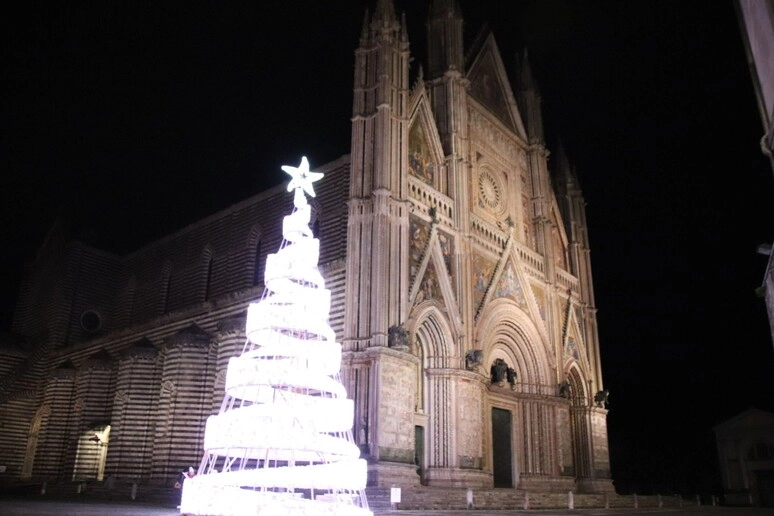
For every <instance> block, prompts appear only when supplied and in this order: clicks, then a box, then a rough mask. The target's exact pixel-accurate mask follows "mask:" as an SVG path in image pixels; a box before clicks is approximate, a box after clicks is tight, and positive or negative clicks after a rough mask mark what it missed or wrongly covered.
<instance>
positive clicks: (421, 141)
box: [408, 122, 435, 185]
mask: <svg viewBox="0 0 774 516" xmlns="http://www.w3.org/2000/svg"><path fill="white" fill-rule="evenodd" d="M408 157H409V173H410V174H411V175H412V176H414V177H418V178H419V179H421V180H422V181H424V182H425V183H427V184H429V185H432V184H433V180H434V178H435V163H434V160H433V156H432V153H431V152H430V145H429V144H428V143H427V138H426V137H425V132H424V130H423V129H422V125H421V124H420V123H419V122H414V125H412V126H411V129H410V130H409V156H408Z"/></svg>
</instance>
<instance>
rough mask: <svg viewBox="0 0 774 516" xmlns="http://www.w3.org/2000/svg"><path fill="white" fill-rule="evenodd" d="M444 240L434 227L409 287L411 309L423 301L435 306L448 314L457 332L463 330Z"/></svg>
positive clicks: (447, 249)
mask: <svg viewBox="0 0 774 516" xmlns="http://www.w3.org/2000/svg"><path fill="white" fill-rule="evenodd" d="M445 239H446V237H445V235H443V234H442V233H440V232H439V231H438V230H437V227H436V226H433V227H432V229H431V232H430V235H429V241H428V245H427V248H426V252H425V255H424V256H423V259H422V260H421V263H420V265H419V268H418V273H417V274H416V275H415V276H414V279H413V281H412V284H411V291H410V294H409V296H410V297H409V299H410V304H411V305H412V306H414V307H416V306H417V305H419V304H421V303H424V302H426V301H432V302H434V303H435V304H437V305H438V307H439V308H440V309H441V310H443V311H445V312H447V313H448V314H449V317H450V320H451V321H453V325H454V327H455V329H456V330H457V331H459V330H461V328H462V318H461V314H460V311H459V306H458V303H457V299H456V296H455V293H454V287H453V282H452V276H451V272H450V268H449V266H450V265H449V263H448V259H447V258H448V257H449V256H450V252H449V251H450V249H449V248H448V246H447V244H448V241H447V240H445Z"/></svg>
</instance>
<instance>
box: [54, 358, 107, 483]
mask: <svg viewBox="0 0 774 516" xmlns="http://www.w3.org/2000/svg"><path fill="white" fill-rule="evenodd" d="M114 389H115V384H114V377H113V360H112V358H111V356H110V354H109V353H108V352H107V351H105V350H101V351H98V352H96V353H94V354H93V355H92V356H91V357H89V359H88V360H86V361H85V362H84V363H83V365H82V366H81V367H80V368H79V369H78V372H77V374H76V377H75V403H74V406H73V413H74V416H75V417H74V421H73V424H72V425H71V426H70V439H69V443H68V444H69V447H68V455H67V456H66V457H65V464H73V465H74V466H73V480H97V479H100V480H101V478H99V477H101V474H100V472H101V470H102V469H101V464H102V463H103V459H104V454H105V453H106V451H107V450H105V448H106V447H107V446H108V443H109V430H108V427H109V425H110V417H111V408H112V404H113V397H114Z"/></svg>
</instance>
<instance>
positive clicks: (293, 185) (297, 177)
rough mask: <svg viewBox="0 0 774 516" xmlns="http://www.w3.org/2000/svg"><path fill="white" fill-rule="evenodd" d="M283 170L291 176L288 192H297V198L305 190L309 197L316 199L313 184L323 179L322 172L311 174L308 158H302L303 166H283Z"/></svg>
mask: <svg viewBox="0 0 774 516" xmlns="http://www.w3.org/2000/svg"><path fill="white" fill-rule="evenodd" d="M282 170H284V171H285V172H287V173H288V174H290V177H291V180H290V183H288V192H290V191H292V190H293V189H295V190H296V197H298V194H299V193H300V192H301V191H302V190H303V191H304V192H306V193H308V194H309V197H314V195H315V194H314V187H313V186H312V183H314V182H315V181H317V180H319V179H321V178H322V176H323V173H322V172H310V171H309V161H308V160H307V159H306V156H303V157H302V158H301V164H300V165H299V166H297V167H291V166H288V165H283V166H282Z"/></svg>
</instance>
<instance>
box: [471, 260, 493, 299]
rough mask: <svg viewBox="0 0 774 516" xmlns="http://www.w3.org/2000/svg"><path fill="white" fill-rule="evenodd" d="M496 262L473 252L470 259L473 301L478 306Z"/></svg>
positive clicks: (490, 280) (490, 279)
mask: <svg viewBox="0 0 774 516" xmlns="http://www.w3.org/2000/svg"><path fill="white" fill-rule="evenodd" d="M496 265H497V263H496V262H495V261H494V260H488V259H486V258H484V257H483V256H481V255H479V254H476V253H473V254H472V259H471V271H472V274H473V278H472V281H473V289H472V290H473V303H475V304H474V307H478V306H479V305H480V304H481V301H482V300H483V299H484V295H485V294H486V289H487V287H488V286H489V284H490V283H491V282H492V275H493V274H494V269H495V266H496Z"/></svg>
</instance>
